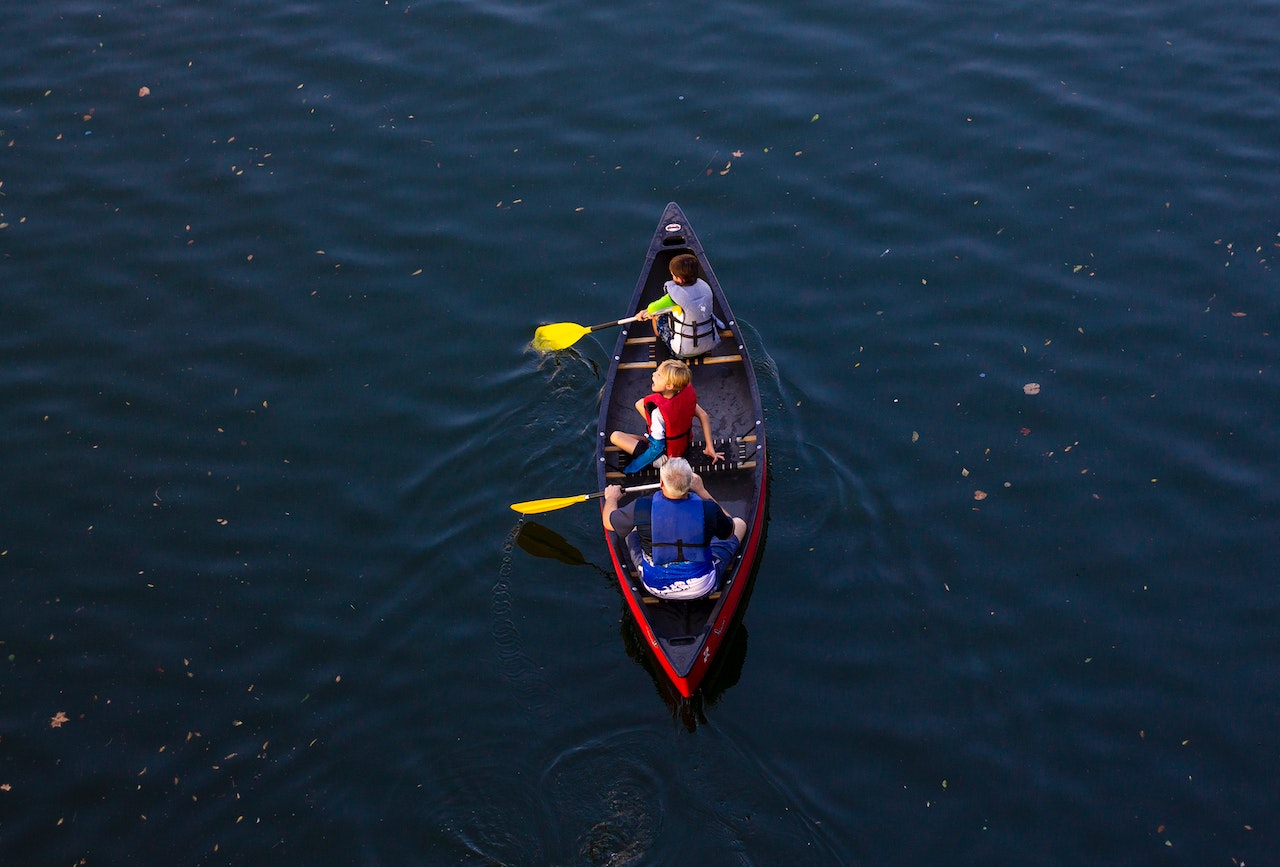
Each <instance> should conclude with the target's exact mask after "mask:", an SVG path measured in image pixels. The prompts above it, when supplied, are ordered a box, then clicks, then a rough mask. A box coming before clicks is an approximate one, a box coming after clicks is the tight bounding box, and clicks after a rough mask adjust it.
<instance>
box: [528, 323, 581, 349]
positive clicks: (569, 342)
mask: <svg viewBox="0 0 1280 867" xmlns="http://www.w3.org/2000/svg"><path fill="white" fill-rule="evenodd" d="M590 331H591V329H590V328H588V327H586V326H585V325H579V324H578V323H576V322H555V323H552V324H551V325H543V326H540V327H539V328H538V330H537V331H535V332H533V348H534V349H536V350H538V351H539V352H553V351H555V350H557V349H568V348H569V347H570V346H573V344H575V343H577V342H578V340H579V338H581V337H582V335H584V334H587V333H589V332H590Z"/></svg>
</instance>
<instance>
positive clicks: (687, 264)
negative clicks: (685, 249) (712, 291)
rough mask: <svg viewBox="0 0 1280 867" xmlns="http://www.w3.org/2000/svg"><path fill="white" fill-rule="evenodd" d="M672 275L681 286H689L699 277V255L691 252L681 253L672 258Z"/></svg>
mask: <svg viewBox="0 0 1280 867" xmlns="http://www.w3.org/2000/svg"><path fill="white" fill-rule="evenodd" d="M670 268H671V276H672V277H674V278H675V280H676V282H677V283H679V284H680V285H681V286H689V285H691V284H692V283H693V281H695V280H697V279H698V257H697V256H694V255H693V254H691V253H681V254H680V255H679V256H676V257H675V258H674V259H672V260H671V265H670Z"/></svg>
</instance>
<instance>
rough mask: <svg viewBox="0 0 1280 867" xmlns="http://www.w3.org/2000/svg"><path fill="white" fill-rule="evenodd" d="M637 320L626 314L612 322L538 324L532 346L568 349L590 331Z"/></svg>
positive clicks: (669, 310)
mask: <svg viewBox="0 0 1280 867" xmlns="http://www.w3.org/2000/svg"><path fill="white" fill-rule="evenodd" d="M679 309H680V308H679V307H667V308H664V309H662V310H659V311H658V312H657V313H655V314H653V315H654V316H661V315H663V314H665V313H674V312H676V311H678V310H679ZM638 321H640V317H639V316H628V317H627V318H626V319H617V320H614V321H613V322H601V323H600V324H599V325H579V324H578V323H576V322H553V323H551V324H550V325H540V326H538V330H537V331H535V332H533V348H534V349H536V350H538V351H539V352H553V351H555V350H557V349H568V348H569V347H570V346H573V344H575V343H577V342H578V340H580V339H581V338H582V337H584V336H586V335H588V334H590V333H591V332H592V331H599V330H600V329H602V328H613V327H614V326H617V325H626V324H627V323H628V322H638Z"/></svg>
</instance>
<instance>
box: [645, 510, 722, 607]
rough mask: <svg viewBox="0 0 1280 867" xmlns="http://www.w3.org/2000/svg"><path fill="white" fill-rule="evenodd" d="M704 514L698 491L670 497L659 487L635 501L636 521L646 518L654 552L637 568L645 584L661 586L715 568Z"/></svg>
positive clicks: (700, 575) (687, 578)
mask: <svg viewBox="0 0 1280 867" xmlns="http://www.w3.org/2000/svg"><path fill="white" fill-rule="evenodd" d="M703 514H704V513H703V509H702V499H701V498H700V497H698V495H697V494H689V496H687V497H685V498H684V499H682V500H669V499H667V498H666V497H665V496H663V494H662V492H661V491H658V492H656V493H655V494H654V495H653V497H652V498H647V499H643V500H637V501H636V508H635V519H636V523H637V524H641V523H644V522H645V521H647V522H648V523H649V530H650V536H651V537H652V540H653V552H652V554H650V555H649V556H646V557H645V558H644V563H643V564H642V566H641V569H640V574H641V576H642V577H643V579H644V583H645V584H646V585H647V586H648V587H651V588H654V589H658V590H661V589H663V588H666V587H669V586H671V585H672V584H674V583H677V582H685V581H689V580H691V579H694V578H700V577H702V576H703V575H706V574H707V573H709V572H711V571H713V570H714V569H715V564H714V563H713V562H712V560H711V540H710V539H709V538H708V537H707V528H706V521H705V519H704V517H703Z"/></svg>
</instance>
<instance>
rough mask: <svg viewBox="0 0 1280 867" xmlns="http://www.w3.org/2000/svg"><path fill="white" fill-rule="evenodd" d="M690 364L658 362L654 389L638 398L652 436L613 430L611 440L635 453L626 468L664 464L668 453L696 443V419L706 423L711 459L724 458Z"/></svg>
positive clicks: (704, 435)
mask: <svg viewBox="0 0 1280 867" xmlns="http://www.w3.org/2000/svg"><path fill="white" fill-rule="evenodd" d="M692 380H693V375H692V374H691V373H690V372H689V365H687V364H685V363H684V362H683V361H679V360H677V359H674V358H670V359H667V360H666V361H664V362H662V364H659V365H658V369H657V370H655V371H654V372H653V393H652V394H649V395H646V396H645V397H642V398H640V399H639V400H637V401H636V412H638V413H640V414H641V415H642V416H644V420H645V424H646V426H647V428H648V436H647V437H642V436H636V435H635V434H630V433H626V432H624V431H614V432H613V433H611V434H609V442H611V443H613V444H614V445H615V446H617V447H618V448H620V449H621V450H622V452H623V453H624V454H627V455H630V456H631V457H632V459H633V460H632V461H631V463H629V464H628V465H627V467H626V470H625V472H628V473H638V472H640V471H641V470H643V469H644V468H645V467H647V466H649V465H650V464H653V465H654V466H656V467H661V466H662V465H663V464H665V463H666V462H667V457H668V456H670V457H673V458H680V457H684V453H685V451H686V450H688V448H689V446H690V445H692V443H693V420H694V419H695V418H696V419H697V420H698V423H699V424H701V425H702V439H703V442H704V443H705V445H704V446H703V449H702V453H703V454H705V455H706V456H707V457H709V458H711V462H712V463H715V462H716V461H720V460H724V455H723V454H721V453H720V452H718V451H716V450H715V446H714V445H712V442H711V417H710V416H709V415H707V411H706V410H705V409H703V408H702V407H701V406H700V405H699V404H698V395H697V392H695V391H694V390H693V385H692V384H691V383H692Z"/></svg>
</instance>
